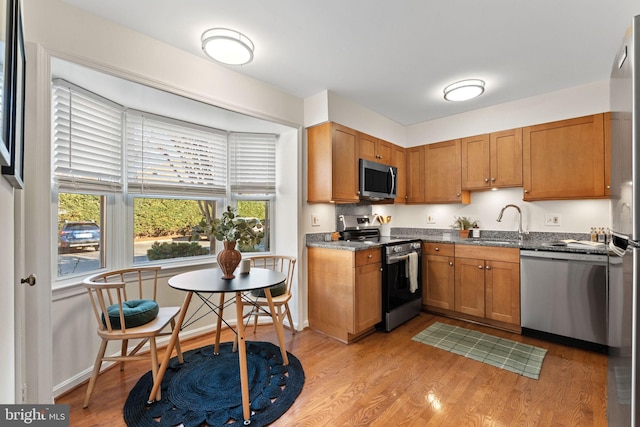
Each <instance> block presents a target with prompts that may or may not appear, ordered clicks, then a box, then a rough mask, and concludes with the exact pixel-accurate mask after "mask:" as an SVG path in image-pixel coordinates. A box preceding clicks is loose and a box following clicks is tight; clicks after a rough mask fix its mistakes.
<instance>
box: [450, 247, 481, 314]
mask: <svg viewBox="0 0 640 427" xmlns="http://www.w3.org/2000/svg"><path fill="white" fill-rule="evenodd" d="M455 276H456V277H455V283H456V286H455V307H456V311H458V312H460V313H465V314H469V315H471V316H478V317H484V300H485V297H484V260H482V259H471V258H456V274H455Z"/></svg>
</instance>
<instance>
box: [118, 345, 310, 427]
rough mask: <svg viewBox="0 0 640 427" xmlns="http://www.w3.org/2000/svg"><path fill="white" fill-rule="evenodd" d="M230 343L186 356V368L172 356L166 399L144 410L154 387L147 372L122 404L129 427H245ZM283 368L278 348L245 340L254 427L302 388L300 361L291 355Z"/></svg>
mask: <svg viewBox="0 0 640 427" xmlns="http://www.w3.org/2000/svg"><path fill="white" fill-rule="evenodd" d="M231 350H232V343H222V344H220V354H219V355H217V356H215V355H214V354H213V345H209V346H206V347H202V348H199V349H196V350H191V351H188V352H186V353H184V354H183V355H184V364H180V363H179V362H178V358H177V357H174V358H172V359H171V361H170V362H169V367H168V368H167V371H166V373H165V375H164V378H163V379H162V386H161V394H162V399H161V400H160V401H157V402H154V403H153V404H151V406H149V407H147V406H145V403H146V402H147V399H148V397H149V393H150V392H151V388H152V386H153V381H152V376H151V371H149V372H147V373H146V374H144V376H143V377H142V378H140V380H139V381H138V383H137V384H136V385H135V386H134V387H133V389H132V390H131V392H130V393H129V397H128V398H127V401H126V402H125V405H124V420H125V422H126V423H127V425H128V426H153V427H163V426H171V427H173V426H176V425H180V424H182V425H184V426H185V427H191V426H194V427H195V426H225V427H230V426H242V425H243V418H242V393H241V391H240V368H239V365H238V353H237V352H236V353H233V352H232V351H231ZM287 354H288V357H289V364H288V365H287V366H283V365H282V356H281V355H280V348H279V347H278V346H275V345H273V344H271V343H267V342H256V341H251V342H247V372H248V377H249V398H250V400H251V426H252V427H253V426H264V425H267V424H270V423H272V422H273V421H275V420H276V419H278V417H280V416H281V415H282V414H284V413H285V412H286V411H287V409H289V407H290V406H291V405H292V404H293V402H294V400H295V399H296V397H298V395H299V394H300V392H301V391H302V386H303V385H304V371H303V370H302V365H301V364H300V361H299V360H298V359H297V358H296V357H295V356H293V355H292V354H291V353H287Z"/></svg>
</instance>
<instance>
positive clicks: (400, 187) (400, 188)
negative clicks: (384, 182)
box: [391, 145, 407, 203]
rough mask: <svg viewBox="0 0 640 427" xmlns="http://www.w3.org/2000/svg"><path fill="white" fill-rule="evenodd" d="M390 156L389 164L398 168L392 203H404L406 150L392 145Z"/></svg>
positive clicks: (405, 195)
mask: <svg viewBox="0 0 640 427" xmlns="http://www.w3.org/2000/svg"><path fill="white" fill-rule="evenodd" d="M392 148H393V152H392V156H391V159H392V160H391V165H392V166H395V167H396V168H398V175H397V176H396V182H397V186H396V189H397V193H396V198H395V199H394V203H406V202H407V156H406V152H405V151H406V150H405V148H403V147H400V146H397V145H394V146H393V147H392Z"/></svg>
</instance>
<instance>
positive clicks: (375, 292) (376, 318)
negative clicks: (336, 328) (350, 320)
mask: <svg viewBox="0 0 640 427" xmlns="http://www.w3.org/2000/svg"><path fill="white" fill-rule="evenodd" d="M355 270H356V272H355V273H356V274H355V276H356V280H355V289H354V292H355V294H354V305H355V307H354V310H355V315H354V325H353V326H354V330H353V332H352V333H353V334H359V333H360V332H362V331H365V330H367V329H368V328H370V327H372V326H375V325H376V324H377V323H380V322H381V321H382V272H381V271H380V263H373V264H367V265H363V266H361V267H357V268H356V269H355Z"/></svg>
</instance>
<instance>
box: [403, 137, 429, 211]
mask: <svg viewBox="0 0 640 427" xmlns="http://www.w3.org/2000/svg"><path fill="white" fill-rule="evenodd" d="M424 147H425V146H424V145H421V146H418V147H411V148H407V149H406V158H407V162H406V164H407V168H406V171H407V198H406V200H407V203H424V184H425V174H424Z"/></svg>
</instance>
